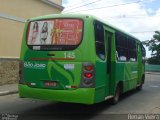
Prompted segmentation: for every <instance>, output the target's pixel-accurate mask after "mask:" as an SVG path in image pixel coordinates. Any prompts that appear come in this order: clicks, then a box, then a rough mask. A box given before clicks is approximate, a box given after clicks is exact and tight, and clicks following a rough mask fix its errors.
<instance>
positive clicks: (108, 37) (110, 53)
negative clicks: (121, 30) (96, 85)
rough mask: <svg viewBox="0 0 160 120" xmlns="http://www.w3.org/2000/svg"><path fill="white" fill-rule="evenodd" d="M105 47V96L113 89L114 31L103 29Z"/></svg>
mask: <svg viewBox="0 0 160 120" xmlns="http://www.w3.org/2000/svg"><path fill="white" fill-rule="evenodd" d="M105 46H106V76H107V78H106V96H110V95H111V94H112V90H113V88H114V86H113V85H114V80H115V79H114V61H115V47H114V31H112V30H110V29H108V28H105Z"/></svg>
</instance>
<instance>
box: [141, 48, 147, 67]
mask: <svg viewBox="0 0 160 120" xmlns="http://www.w3.org/2000/svg"><path fill="white" fill-rule="evenodd" d="M141 51H142V63H143V64H144V63H145V56H146V50H145V48H144V47H143V45H141Z"/></svg>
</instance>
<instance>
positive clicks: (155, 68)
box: [145, 64, 160, 72]
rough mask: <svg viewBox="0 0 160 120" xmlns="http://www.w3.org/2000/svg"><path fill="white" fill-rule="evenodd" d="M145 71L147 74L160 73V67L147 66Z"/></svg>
mask: <svg viewBox="0 0 160 120" xmlns="http://www.w3.org/2000/svg"><path fill="white" fill-rule="evenodd" d="M145 67H146V68H145V70H146V71H147V72H160V65H151V64H146V66H145Z"/></svg>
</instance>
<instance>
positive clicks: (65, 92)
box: [19, 15, 144, 104]
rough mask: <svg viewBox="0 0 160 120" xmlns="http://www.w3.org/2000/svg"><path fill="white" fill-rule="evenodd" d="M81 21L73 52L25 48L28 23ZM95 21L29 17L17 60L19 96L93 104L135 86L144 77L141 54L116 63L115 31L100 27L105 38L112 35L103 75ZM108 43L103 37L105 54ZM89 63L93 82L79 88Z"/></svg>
mask: <svg viewBox="0 0 160 120" xmlns="http://www.w3.org/2000/svg"><path fill="white" fill-rule="evenodd" d="M64 18H65V19H68V18H69V19H71V18H73V19H81V20H83V36H82V40H81V43H80V44H79V45H78V46H77V48H75V49H73V50H63V51H61V50H50V51H47V50H40V51H37V50H32V49H30V48H29V47H28V46H27V45H26V39H27V38H26V37H27V34H28V33H27V32H28V26H29V23H30V21H37V20H46V19H64ZM95 20H96V18H94V17H91V16H81V15H78V16H76V15H49V16H42V17H37V18H32V19H30V20H29V21H27V23H26V26H25V29H24V35H23V41H22V46H21V55H20V60H21V63H22V73H21V74H22V76H23V77H21V79H20V84H19V95H20V97H26V98H36V99H45V100H51V101H61V102H75V103H83V104H94V103H99V102H102V101H104V100H105V98H106V97H108V96H114V95H115V91H116V87H117V85H118V84H119V83H120V82H121V83H122V84H123V91H122V92H123V93H124V92H127V91H129V90H131V89H133V88H135V87H136V86H137V84H139V83H140V81H141V76H142V75H143V74H144V67H143V65H142V64H141V61H142V60H141V56H142V54H141V52H140V50H138V52H137V55H138V57H137V58H138V60H137V61H136V62H118V61H117V60H116V46H115V39H116V37H115V32H116V31H117V29H115V28H112V27H109V26H108V25H105V24H104V25H103V27H104V28H105V31H104V32H105V37H106V34H107V32H109V33H112V39H111V46H112V47H111V48H112V49H111V53H110V55H111V60H110V66H111V69H110V73H107V71H108V67H107V65H108V64H107V62H108V59H107V56H108V53H107V55H106V59H105V60H101V59H100V58H99V57H98V56H97V55H96V44H95V33H94V30H95V29H94V21H95ZM107 44H108V41H107V39H106V38H105V48H106V52H107ZM84 63H91V64H93V66H94V69H95V70H94V71H95V81H94V82H95V83H94V86H92V87H88V88H87V87H84V86H81V81H82V80H83V77H82V76H83V75H84V74H83V64H84Z"/></svg>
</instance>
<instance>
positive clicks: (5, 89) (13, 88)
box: [0, 84, 18, 96]
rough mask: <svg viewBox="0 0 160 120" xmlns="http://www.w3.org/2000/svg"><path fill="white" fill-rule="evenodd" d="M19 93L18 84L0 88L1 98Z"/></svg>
mask: <svg viewBox="0 0 160 120" xmlns="http://www.w3.org/2000/svg"><path fill="white" fill-rule="evenodd" d="M15 93H18V84H9V85H3V86H0V96H3V95H9V94H15Z"/></svg>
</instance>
